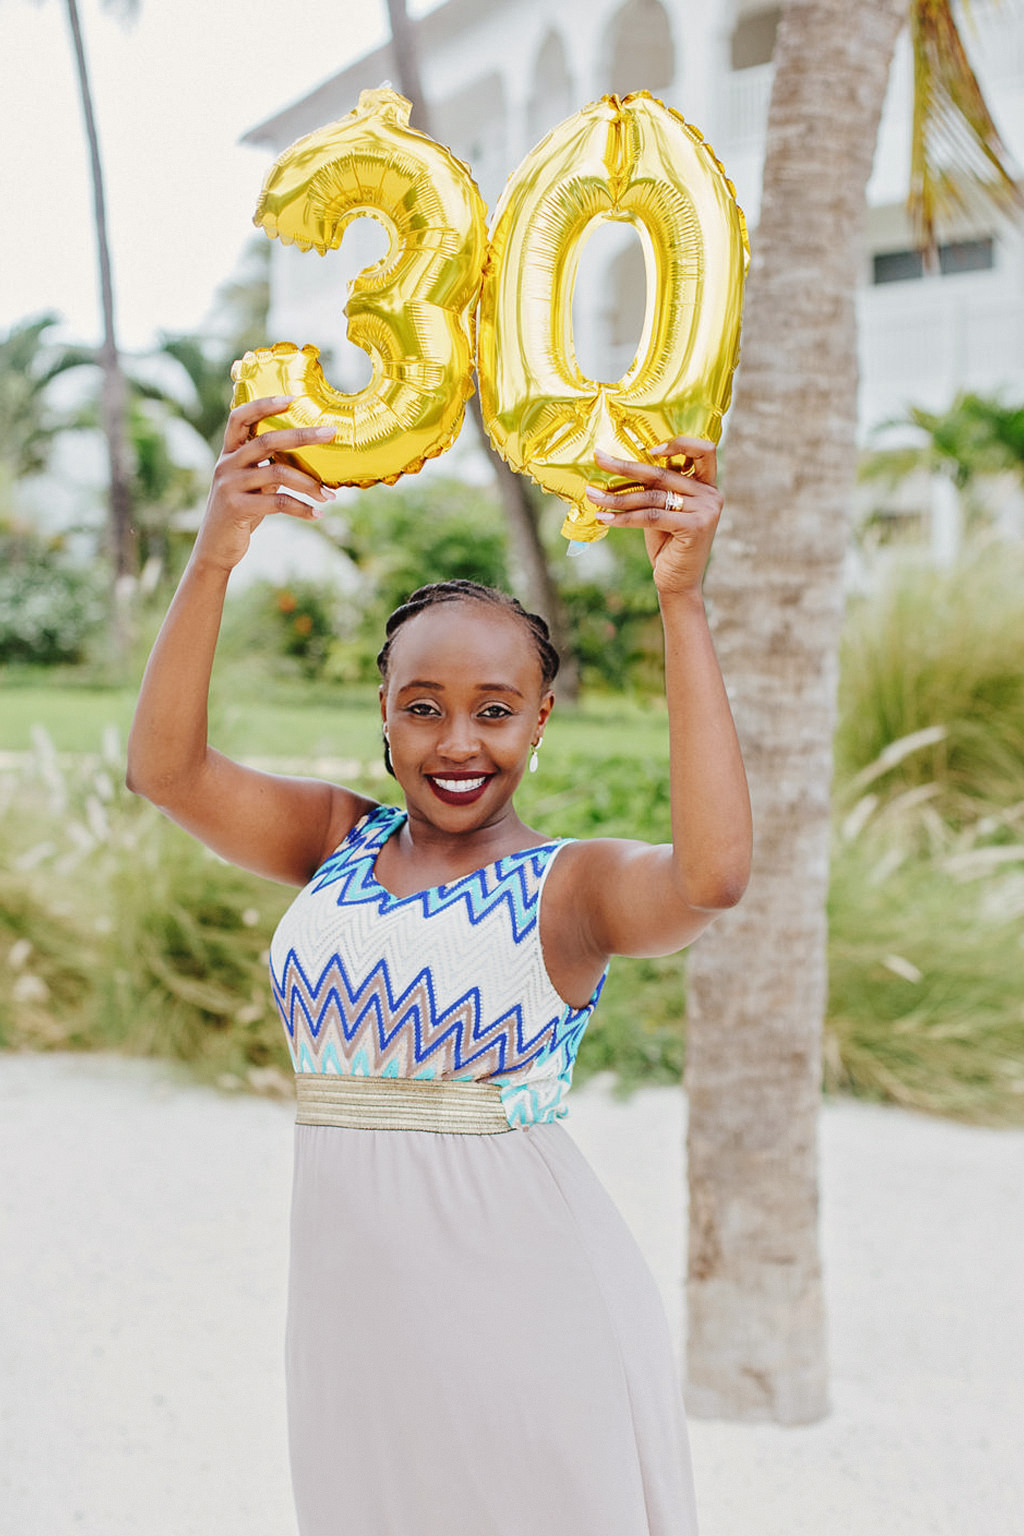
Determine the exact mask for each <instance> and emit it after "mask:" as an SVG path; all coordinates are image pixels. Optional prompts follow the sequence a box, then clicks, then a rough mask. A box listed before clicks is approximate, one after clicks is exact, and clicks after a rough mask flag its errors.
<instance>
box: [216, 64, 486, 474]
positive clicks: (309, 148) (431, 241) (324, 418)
mask: <svg viewBox="0 0 1024 1536" xmlns="http://www.w3.org/2000/svg"><path fill="white" fill-rule="evenodd" d="M409 111H410V103H409V102H408V101H406V99H405V97H404V96H399V95H398V94H397V92H395V91H390V90H376V91H364V92H363V93H362V95H361V96H360V98H359V105H358V106H357V107H356V108H355V110H354V111H352V112H350V113H349V114H348V116H347V117H343V118H341V119H340V120H339V121H338V122H336V123H329V124H328V125H327V126H326V127H325V128H321V129H318V131H317V132H316V133H311V134H309V135H308V136H307V137H306V138H304V139H299V140H298V141H297V142H296V143H295V144H293V145H291V147H290V148H289V149H286V150H285V151H284V153H283V154H282V155H280V156H279V157H278V159H277V160H276V161H275V162H274V165H273V166H272V168H271V170H270V172H269V174H268V176H267V179H266V181H265V182H264V185H263V191H262V194H261V196H260V200H259V203H258V205H257V208H256V213H255V216H254V218H253V222H254V223H255V224H256V225H257V226H258V227H262V228H263V229H264V230H265V231H266V233H267V234H268V235H269V236H270V237H271V238H273V237H274V236H275V235H277V236H280V238H281V239H282V240H283V241H284V243H285V244H286V245H290V244H292V243H294V244H296V245H298V246H299V247H300V248H301V249H302V250H304V251H308V250H310V249H311V248H312V249H315V250H317V251H319V253H320V255H321V256H323V255H325V254H326V252H327V251H328V250H334V249H337V247H338V246H339V245H340V244H341V237H342V235H343V234H344V231H345V229H346V227H347V225H349V224H350V223H351V222H352V220H353V219H356V218H359V217H360V216H361V215H363V214H369V215H370V216H371V217H373V218H375V219H377V220H378V222H379V223H381V224H382V225H383V226H384V228H385V230H386V231H387V233H388V236H389V238H390V242H391V244H390V248H389V250H388V253H387V255H386V256H385V257H384V258H383V260H382V261H380V262H378V263H377V264H376V265H375V266H372V267H368V268H366V270H365V271H363V272H361V273H360V274H359V276H358V277H357V278H356V279H355V280H354V282H353V283H352V284H351V286H350V289H349V299H348V305H347V309H346V313H347V315H348V337H349V340H350V341H352V342H354V343H355V344H356V346H359V347H362V348H363V350H364V351H366V352H368V353H369V354H370V357H371V359H372V361H373V376H372V378H371V380H370V382H369V383H368V384H367V385H366V387H365V388H364V389H362V390H360V391H359V392H358V393H356V394H343V393H341V392H340V391H339V390H336V389H333V388H332V387H331V385H330V384H329V383H328V382H327V380H326V378H325V377H324V374H323V370H322V368H321V366H320V362H319V352H318V350H317V348H316V347H314V346H305V347H302V348H299V347H296V346H294V345H292V344H291V343H290V342H278V343H277V344H276V345H275V346H272V347H260V348H258V349H257V350H256V351H255V352H247V353H246V354H245V356H244V357H243V358H242V359H241V361H240V362H236V363H235V364H234V365H233V366H232V369H231V376H232V378H233V379H234V380H235V394H234V402H233V403H234V404H235V405H240V404H242V403H243V402H245V401H248V400H255V399H258V398H260V397H261V396H265V395H279V394H285V395H296V396H298V397H299V398H298V399H296V400H295V401H294V403H293V404H292V405H291V406H289V408H288V410H287V411H286V412H283V413H282V414H281V415H279V416H272V417H268V418H267V419H266V420H265V421H263V422H261V423H260V426H259V428H258V431H260V432H269V431H273V430H274V429H275V428H280V427H298V426H326V425H330V426H332V427H334V429H335V437H334V441H333V442H329V443H326V444H322V445H319V444H318V445H313V446H311V447H308V448H303V449H302V450H301V451H300V452H298V453H296V454H294V455H293V456H292V457H293V460H294V462H295V463H297V464H298V465H299V466H300V467H301V468H303V469H307V470H310V471H312V473H314V474H316V475H318V476H319V477H320V479H321V480H322V481H323V482H324V484H326V485H361V486H366V485H376V484H378V483H379V482H380V481H385V482H386V483H387V484H389V485H390V484H392V483H393V482H394V481H395V480H397V479H398V477H399V475H403V474H410V473H412V472H414V471H415V470H418V469H420V468H422V466H423V462H424V460H425V459H428V458H432V457H433V456H434V455H436V454H439V453H443V452H444V451H445V449H446V448H449V447H450V446H451V444H452V443H453V442H454V440H455V438H456V437H457V435H458V432H459V428H460V427H461V425H462V418H463V413H464V409H465V402H466V400H467V399H468V398H469V396H470V395H471V394H472V393H473V384H472V377H471V370H472V362H473V316H474V311H475V308H476V302H477V296H478V294H479V291H480V279H481V273H482V270H483V264H484V255H485V249H486V223H485V218H486V211H485V207H484V203H483V199H482V198H481V196H480V193H479V192H478V191H477V188H476V184H475V183H474V181H473V179H472V177H471V176H470V174H469V172H468V170H467V169H466V167H465V166H464V165H463V164H462V163H461V161H458V160H456V159H455V158H454V156H453V155H451V154H449V152H448V151H447V150H446V149H442V147H441V146H440V145H439V144H436V143H435V142H434V140H433V139H430V138H428V137H427V136H426V135H425V134H421V133H416V132H415V131H414V130H412V129H411V128H409V126H408V123H409Z"/></svg>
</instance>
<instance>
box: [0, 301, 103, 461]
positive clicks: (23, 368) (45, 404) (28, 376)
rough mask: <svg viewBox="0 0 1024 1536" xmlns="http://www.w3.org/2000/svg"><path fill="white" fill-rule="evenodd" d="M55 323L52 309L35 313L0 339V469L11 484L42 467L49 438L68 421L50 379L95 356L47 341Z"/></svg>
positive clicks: (50, 440) (51, 439) (56, 318)
mask: <svg viewBox="0 0 1024 1536" xmlns="http://www.w3.org/2000/svg"><path fill="white" fill-rule="evenodd" d="M58 324H59V316H57V315H55V314H51V313H47V314H45V315H38V316H36V317H35V318H33V319H31V320H22V321H19V322H18V324H16V325H12V326H11V328H10V330H9V331H8V332H7V334H6V335H5V336H3V337H2V338H0V466H2V470H0V473H2V474H3V477H4V478H5V479H6V480H7V481H8V482H9V483H11V484H13V483H14V482H15V481H16V480H21V479H23V478H26V477H27V476H29V475H38V474H41V473H42V472H43V471H44V470H45V469H46V467H47V465H48V463H49V459H50V450H51V448H52V446H53V441H54V438H55V437H57V435H58V434H59V433H60V432H62V431H64V429H65V428H66V427H67V426H68V425H69V420H68V417H67V414H66V413H65V412H62V411H60V410H58V409H57V408H56V407H55V406H54V405H53V402H52V398H51V397H52V393H53V392H52V389H51V385H52V384H53V382H54V380H55V379H57V378H58V377H59V376H60V375H61V374H62V373H66V372H67V371H68V370H69V369H71V368H77V367H79V366H80V365H82V364H83V363H91V362H93V361H94V355H93V353H92V352H89V351H86V350H84V349H82V348H80V347H65V346H58V345H56V344H55V343H54V342H53V341H52V340H51V338H50V335H49V333H50V332H51V331H52V330H53V328H54V327H55V326H56V325H58Z"/></svg>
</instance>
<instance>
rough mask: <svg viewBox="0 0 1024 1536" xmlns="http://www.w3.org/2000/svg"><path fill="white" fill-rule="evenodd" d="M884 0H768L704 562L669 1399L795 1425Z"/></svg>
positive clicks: (888, 52) (819, 1335) (894, 10)
mask: <svg viewBox="0 0 1024 1536" xmlns="http://www.w3.org/2000/svg"><path fill="white" fill-rule="evenodd" d="M905 18H906V0H861V3H859V4H858V5H856V6H853V7H851V6H850V5H848V4H847V3H846V0H790V3H789V4H788V5H786V6H785V8H784V10H783V15H782V20H781V23H780V26H779V33H778V40H777V43H776V48H775V80H774V87H773V91H772V98H771V106H770V110H769V120H768V131H767V146H766V157H765V167H764V193H763V201H762V209H761V222H760V227H759V229H758V230H757V233H756V236H755V238H754V241H753V249H754V257H753V263H752V267H751V273H750V282H749V288H748V294H747V305H746V313H745V323H744V332H743V362H742V366H741V369H740V373H739V376H738V379H737V389H736V404H735V407H734V410H733V415H732V420H731V423H730V427H729V436H728V442H727V448H726V471H727V475H726V489H727V512H726V518H727V521H726V523H725V526H724V527H723V529H722V532H721V534H720V536H719V539H718V541H717V543H716V553H715V556H714V558H713V561H712V567H711V571H710V572H709V581H708V590H709V596H710V598H711V602H712V608H713V616H714V622H715V628H716V636H717V644H718V649H719V652H720V655H721V659H722V664H723V669H724V672H725V675H726V677H727V679H728V680H729V685H730V694H731V697H732V700H733V706H734V709H735V713H736V718H737V724H738V727H739V731H740V736H741V739H742V742H743V748H744V755H745V758H746V762H747V767H748V771H749V774H750V779H751V789H752V795H753V801H754V824H755V835H756V848H755V858H754V870H753V876H752V879H751V882H750V888H749V890H748V893H747V895H746V897H745V899H744V901H743V903H742V904H741V905H740V907H739V908H737V909H736V910H735V911H733V912H729V913H727V914H725V915H724V916H723V917H722V918H720V919H719V920H718V922H717V923H716V924H715V926H714V928H713V929H712V930H711V931H710V932H709V933H708V934H707V935H706V936H705V937H704V938H702V939H701V941H700V943H699V944H698V945H697V947H696V948H695V950H694V954H693V957H692V961H691V964H690V971H689V987H688V992H689V1007H688V1046H687V1065H686V1084H687V1090H688V1095H689V1106H690V1118H689V1132H688V1159H689V1163H688V1166H689V1181H690V1217H689V1276H688V1292H687V1295H688V1316H689V1342H688V1357H687V1370H688V1377H689V1389H688V1394H687V1402H688V1406H689V1408H690V1410H691V1411H692V1412H693V1413H695V1414H697V1415H703V1416H707V1417H722V1418H737V1419H763V1418H774V1419H776V1420H779V1421H781V1422H783V1423H806V1422H810V1421H813V1420H815V1419H817V1418H819V1417H821V1416H822V1415H823V1414H824V1413H825V1412H826V1411H827V1407H828V1391H827V1365H826V1357H825V1316H824V1302H823V1296H822V1283H821V1266H820V1259H819V1252H818V1185H817V1118H818V1107H819V1098H820V1082H821V1072H820V1037H821V1024H822V1018H823V1014H824V1008H825V1001H826V954H825V945H826V917H825V901H826V896H827V887H828V853H829V789H830V780H831V771H832V756H831V743H832V733H833V728H834V722H835V696H836V679H837V672H838V660H837V658H838V645H839V631H840V623H841V619H842V610H843V581H842V573H843V559H844V554H845V550H846V541H847V503H848V498H849V494H850V490H851V487H852V484H853V478H854V474H855V469H856V420H857V354H856V345H857V337H856V323H855V312H854V292H855V287H856V281H857V272H858V264H859V261H860V259H861V239H862V228H863V221H864V212H865V199H866V188H867V181H868V177H869V175H870V172H871V164H872V158H873V154H874V147H875V141H876V138H877V132H878V124H879V118H880V116H881V110H882V103H883V100H884V96H885V90H886V84H887V80H888V74H889V65H890V62H891V59H892V54H893V49H894V47H895V43H896V38H897V35H898V33H899V30H900V26H901V24H902V23H903V21H904V20H905Z"/></svg>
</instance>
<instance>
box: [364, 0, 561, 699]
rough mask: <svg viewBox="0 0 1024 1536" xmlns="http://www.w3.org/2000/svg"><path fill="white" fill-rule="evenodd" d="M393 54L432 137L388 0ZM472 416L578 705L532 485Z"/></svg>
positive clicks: (475, 412) (476, 410) (527, 578)
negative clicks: (531, 491) (493, 445)
mask: <svg viewBox="0 0 1024 1536" xmlns="http://www.w3.org/2000/svg"><path fill="white" fill-rule="evenodd" d="M388 18H389V20H390V23H391V49H392V53H393V55H394V61H395V73H396V74H397V76H398V83H399V88H400V90H401V92H402V95H403V96H407V97H408V99H409V100H410V101H411V102H412V120H413V124H414V125H415V127H417V128H418V129H419V130H420V132H421V133H429V132H430V111H429V108H428V106H427V100H426V97H425V96H424V94H423V82H422V80H421V79H420V70H419V60H418V57H417V54H416V42H415V39H414V37H413V32H412V28H411V27H410V25H409V15H408V12H407V10H406V4H405V0H388ZM469 414H470V415H471V416H472V418H473V421H474V423H475V424H476V428H477V431H478V432H479V434H480V441H481V442H482V443H483V445H484V448H485V449H486V450H487V452H488V454H489V455H490V459H491V464H492V467H493V470H494V476H495V480H496V481H497V486H498V492H499V495H500V496H501V504H502V508H503V510H504V513H505V519H506V521H507V523H508V528H509V536H510V539H511V542H512V549H513V553H514V556H515V561H516V564H517V565H518V567H519V571H520V575H521V579H522V584H523V595H524V597H525V599H526V602H527V606H528V607H530V608H532V609H534V611H535V612H537V613H539V614H540V615H541V616H542V617H543V618H544V619H546V620H547V624H548V627H549V629H550V630H551V638H552V640H553V641H554V643H555V646H556V648H557V650H558V651H559V654H560V655H561V657H562V665H561V668H560V669H559V673H558V697H559V699H560V700H561V701H562V702H563V703H567V704H574V703H576V701H577V699H578V697H579V666H578V663H577V661H576V657H575V656H574V655H573V651H572V639H571V633H570V629H569V619H568V615H567V613H566V611H565V604H564V603H563V602H562V599H561V595H560V594H559V591H558V587H557V585H556V583H555V580H554V577H553V576H552V574H551V567H550V565H549V564H548V558H547V555H546V554H545V551H544V545H543V542H542V541H541V536H540V526H539V524H538V520H537V514H536V512H535V510H534V507H533V503H532V501H531V500H530V493H529V489H528V487H527V484H526V481H525V480H524V479H523V478H522V476H521V475H517V474H516V472H515V470H514V469H512V468H511V466H510V465H508V464H506V463H505V460H504V459H503V458H502V457H501V455H500V454H499V453H497V452H496V451H495V450H494V448H493V447H492V446H491V444H490V441H489V440H488V437H487V433H486V432H485V430H484V424H483V418H482V416H481V414H480V400H479V396H477V395H474V396H473V397H472V399H471V400H470V402H469Z"/></svg>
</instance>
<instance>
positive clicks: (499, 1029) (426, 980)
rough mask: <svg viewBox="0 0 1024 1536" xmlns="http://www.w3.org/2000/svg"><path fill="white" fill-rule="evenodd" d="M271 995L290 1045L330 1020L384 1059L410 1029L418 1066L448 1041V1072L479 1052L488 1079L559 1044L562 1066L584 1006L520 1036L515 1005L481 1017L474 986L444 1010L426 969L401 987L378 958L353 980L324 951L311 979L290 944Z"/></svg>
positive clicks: (575, 1040)
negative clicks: (370, 1036) (370, 1038)
mask: <svg viewBox="0 0 1024 1536" xmlns="http://www.w3.org/2000/svg"><path fill="white" fill-rule="evenodd" d="M271 978H272V981H273V987H274V996H275V999H276V1001H277V1005H278V1008H279V1010H280V1013H281V1017H282V1020H283V1021H284V1025H285V1028H286V1030H287V1031H288V1034H289V1036H290V1038H291V1041H292V1043H293V1046H294V1045H295V1044H296V1043H297V1040H298V1036H299V1033H300V1032H301V1030H302V1027H303V1025H304V1026H305V1028H306V1030H308V1032H309V1035H310V1036H311V1037H312V1039H313V1040H314V1041H315V1040H318V1039H319V1038H320V1034H321V1031H322V1030H323V1028H324V1025H325V1023H330V1022H332V1021H334V1020H336V1021H337V1023H338V1027H339V1029H340V1031H341V1034H342V1038H343V1039H344V1041H345V1042H346V1044H352V1042H353V1041H354V1040H355V1039H356V1036H357V1035H360V1034H362V1033H363V1032H364V1031H366V1030H368V1029H369V1030H372V1031H373V1033H374V1036H375V1043H376V1047H377V1051H378V1052H379V1055H380V1057H381V1058H383V1057H384V1055H385V1054H386V1052H387V1050H388V1049H389V1047H390V1046H391V1045H392V1044H393V1043H394V1042H395V1040H396V1038H397V1037H398V1036H399V1035H400V1034H402V1033H403V1032H406V1031H411V1040H408V1041H404V1042H403V1043H404V1044H408V1045H411V1048H412V1056H413V1059H414V1060H415V1061H416V1063H417V1064H418V1065H422V1064H424V1063H426V1062H428V1061H429V1060H430V1058H431V1057H432V1056H435V1055H436V1054H437V1053H438V1052H439V1051H443V1050H444V1048H445V1046H446V1045H447V1044H448V1043H449V1042H451V1048H452V1050H453V1058H454V1069H455V1070H456V1071H463V1070H465V1069H466V1068H467V1067H470V1066H472V1064H473V1062H475V1061H478V1060H479V1059H480V1058H481V1057H483V1056H487V1055H491V1054H493V1053H495V1052H496V1053H497V1057H498V1061H497V1066H496V1068H492V1069H491V1072H489V1073H488V1076H493V1075H494V1072H495V1070H496V1071H497V1072H498V1073H505V1072H510V1071H515V1072H520V1071H522V1070H523V1069H524V1068H526V1067H528V1066H530V1065H531V1063H533V1062H535V1061H538V1060H540V1059H541V1058H542V1057H545V1056H549V1055H551V1054H553V1053H554V1052H555V1051H557V1050H558V1049H560V1047H562V1046H563V1045H564V1046H567V1047H568V1051H567V1064H568V1063H571V1061H572V1060H573V1058H574V1057H575V1055H576V1049H577V1048H578V1046H579V1041H580V1038H581V1036H582V1033H583V1027H584V1026H585V1024H586V1022H587V1020H588V1019H589V1017H590V1013H591V1009H590V1008H589V1007H587V1008H585V1009H579V1010H574V1009H570V1008H568V1007H567V1008H566V1009H565V1011H564V1012H563V1013H562V1014H560V1015H556V1016H555V1017H554V1018H551V1019H547V1020H545V1022H544V1024H543V1025H542V1026H541V1028H540V1029H539V1030H537V1031H536V1032H535V1033H534V1034H532V1035H528V1034H527V1032H526V1028H525V1023H524V1019H523V1011H522V1008H521V1006H520V1005H519V1004H518V1003H516V1004H514V1005H513V1007H511V1008H509V1009H508V1010H507V1011H506V1012H505V1013H503V1014H502V1015H501V1016H500V1017H499V1018H497V1019H492V1020H486V1021H485V1020H483V1019H482V1017H481V998H480V991H479V988H478V987H475V986H473V987H469V988H467V989H466V991H465V992H464V993H463V994H462V995H461V996H460V997H459V998H457V999H456V1000H455V1002H453V1003H451V1004H450V1005H449V1006H448V1007H447V1008H439V1007H438V1003H437V997H436V994H435V990H434V982H433V978H432V976H431V973H430V969H429V967H426V966H425V967H423V968H422V969H421V970H420V971H419V972H418V973H417V975H416V976H415V977H414V978H413V980H412V981H411V982H410V983H409V985H408V986H407V987H405V988H404V989H403V990H402V991H401V992H399V993H396V992H395V990H394V988H393V986H392V982H391V976H390V973H389V970H388V965H387V961H386V960H385V959H384V958H383V957H382V958H381V959H380V960H379V961H378V962H377V964H376V965H375V966H374V968H373V970H372V971H371V972H370V973H369V975H368V976H365V977H363V978H362V979H361V980H359V981H353V980H352V979H351V978H350V976H349V973H348V970H347V968H346V966H345V962H344V960H343V959H342V957H341V956H340V955H332V956H331V958H330V960H328V962H327V964H326V965H325V966H324V969H323V970H322V971H321V973H320V975H319V977H318V978H317V979H316V980H315V981H312V980H311V979H310V977H309V976H308V975H307V974H306V971H305V969H304V967H303V965H302V962H301V960H300V959H299V957H298V955H297V954H296V952H295V950H294V949H289V951H288V953H287V955H286V957H285V962H284V967H283V972H282V975H281V978H280V980H278V977H277V976H276V974H274V972H273V970H272V971H271Z"/></svg>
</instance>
